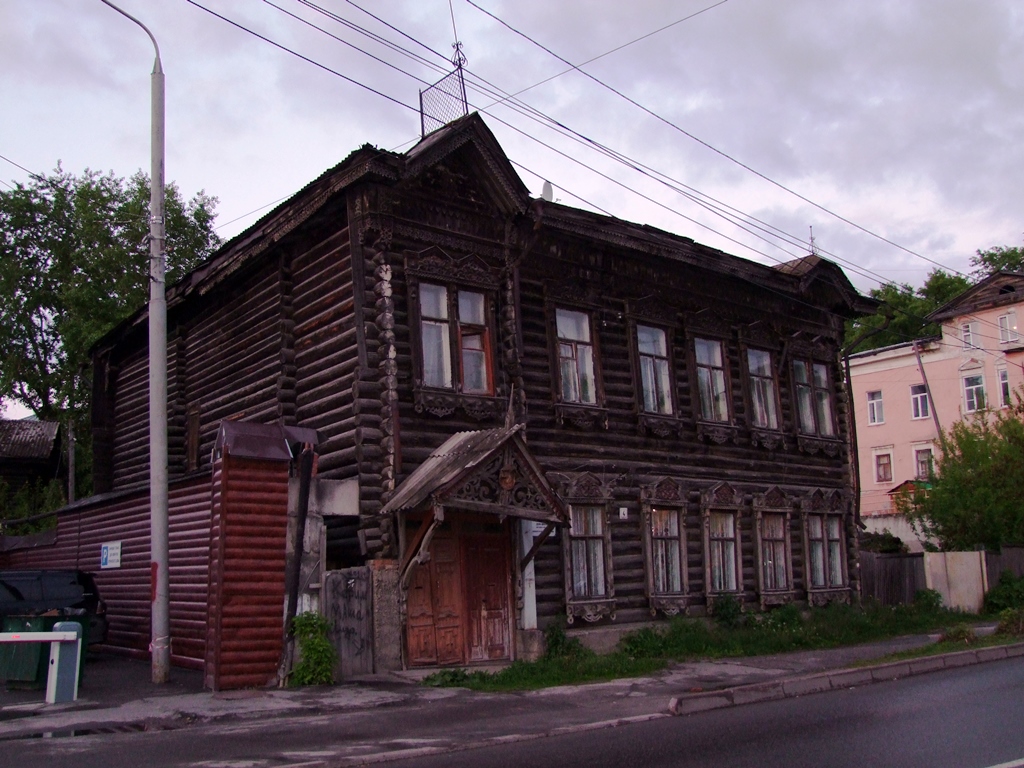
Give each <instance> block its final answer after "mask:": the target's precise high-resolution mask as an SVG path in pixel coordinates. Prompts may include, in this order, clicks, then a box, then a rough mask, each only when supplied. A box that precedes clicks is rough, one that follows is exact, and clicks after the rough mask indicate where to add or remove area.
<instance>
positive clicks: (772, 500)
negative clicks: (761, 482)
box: [754, 485, 790, 510]
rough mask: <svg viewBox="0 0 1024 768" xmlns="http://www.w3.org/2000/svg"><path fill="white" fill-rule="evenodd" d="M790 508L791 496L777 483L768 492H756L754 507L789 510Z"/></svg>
mask: <svg viewBox="0 0 1024 768" xmlns="http://www.w3.org/2000/svg"><path fill="white" fill-rule="evenodd" d="M789 508H790V499H789V496H788V495H787V494H786V492H785V491H783V490H782V489H781V488H779V487H778V486H777V485H776V486H772V487H771V488H769V489H768V491H767V492H766V493H757V494H754V509H757V510H788V509H789Z"/></svg>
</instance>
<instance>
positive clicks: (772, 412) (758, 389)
mask: <svg viewBox="0 0 1024 768" xmlns="http://www.w3.org/2000/svg"><path fill="white" fill-rule="evenodd" d="M747 367H748V369H749V372H750V400H751V416H750V423H751V425H752V426H755V427H763V428H764V429H778V428H779V413H778V406H777V402H778V397H777V396H776V390H775V369H774V367H773V366H772V354H771V352H766V351H765V350H763V349H748V350H747Z"/></svg>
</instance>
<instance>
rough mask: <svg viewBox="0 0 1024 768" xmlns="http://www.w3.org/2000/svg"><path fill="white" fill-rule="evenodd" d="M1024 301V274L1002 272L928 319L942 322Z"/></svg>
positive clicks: (982, 281) (962, 294) (956, 297)
mask: <svg viewBox="0 0 1024 768" xmlns="http://www.w3.org/2000/svg"><path fill="white" fill-rule="evenodd" d="M1022 301H1024V273H1022V272H1010V271H1008V270H1000V271H998V272H993V273H992V274H991V275H989V276H988V277H986V278H985V279H983V280H981V281H979V282H977V283H975V284H974V285H972V286H971V287H970V288H968V289H967V290H966V291H964V292H963V293H961V294H959V295H957V296H954V297H953V298H952V299H950V300H949V301H947V302H946V303H945V304H943V305H942V306H941V307H939V308H938V309H936V310H935V311H934V312H932V313H931V314H930V315H928V317H927V318H925V319H926V320H928V321H929V322H932V323H939V322H942V321H943V320H952V319H953V318H955V317H960V316H961V315H970V314H973V313H974V312H980V311H981V310H983V309H992V308H993V307H1002V306H1009V305H1012V304H1018V303H1020V302H1022Z"/></svg>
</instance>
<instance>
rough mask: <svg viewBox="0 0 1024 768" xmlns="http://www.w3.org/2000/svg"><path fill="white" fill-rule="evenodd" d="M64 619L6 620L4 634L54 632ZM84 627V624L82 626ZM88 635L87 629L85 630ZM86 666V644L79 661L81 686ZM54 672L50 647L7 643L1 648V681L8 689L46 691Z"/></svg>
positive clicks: (20, 617) (33, 618)
mask: <svg viewBox="0 0 1024 768" xmlns="http://www.w3.org/2000/svg"><path fill="white" fill-rule="evenodd" d="M66 620H67V619H65V618H63V617H61V616H8V617H6V618H5V619H4V624H3V631H4V632H50V631H51V630H53V625H54V624H56V623H57V622H58V621H66ZM78 624H82V622H78ZM83 632H84V627H83ZM84 662H85V643H82V651H81V656H80V658H79V660H78V682H79V684H81V682H82V666H83V664H84ZM49 672H50V644H49V643H3V644H0V681H2V682H4V683H5V684H6V685H7V687H8V688H20V689H23V690H38V691H44V690H46V678H47V675H48V674H49Z"/></svg>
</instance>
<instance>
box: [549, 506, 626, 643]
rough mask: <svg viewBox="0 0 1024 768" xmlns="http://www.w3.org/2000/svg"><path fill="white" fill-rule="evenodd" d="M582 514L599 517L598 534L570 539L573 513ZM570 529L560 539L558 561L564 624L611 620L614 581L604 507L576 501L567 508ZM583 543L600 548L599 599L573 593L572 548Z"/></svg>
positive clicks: (613, 607) (608, 531)
mask: <svg viewBox="0 0 1024 768" xmlns="http://www.w3.org/2000/svg"><path fill="white" fill-rule="evenodd" d="M582 510H593V511H596V512H598V513H599V515H600V517H599V519H600V521H601V534H600V537H597V536H593V535H590V536H586V537H583V536H581V535H573V531H572V519H573V517H574V512H579V511H582ZM569 520H570V526H569V528H568V529H567V530H566V532H565V535H564V536H562V561H563V563H564V566H565V569H564V572H565V575H564V579H565V611H566V621H567V622H568V623H569V624H572V623H573V621H574V620H575V619H576V618H577V617H578V618H582V619H583V620H584V621H586V622H590V623H592V622H595V621H600V620H601V619H603V618H605V617H608V618H610V619H611V620H612V621H614V620H615V579H614V575H613V571H612V540H611V525H610V521H609V519H608V505H607V504H606V503H604V502H600V501H596V500H591V501H577V502H574V503H570V504H569ZM583 540H586V541H587V542H588V543H589V542H591V541H598V540H599V541H600V542H601V546H602V552H601V558H602V559H601V562H602V564H603V567H604V594H603V595H578V594H576V590H575V576H576V572H575V568H574V565H575V562H576V561H575V560H574V557H573V544H574V542H579V541H583Z"/></svg>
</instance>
